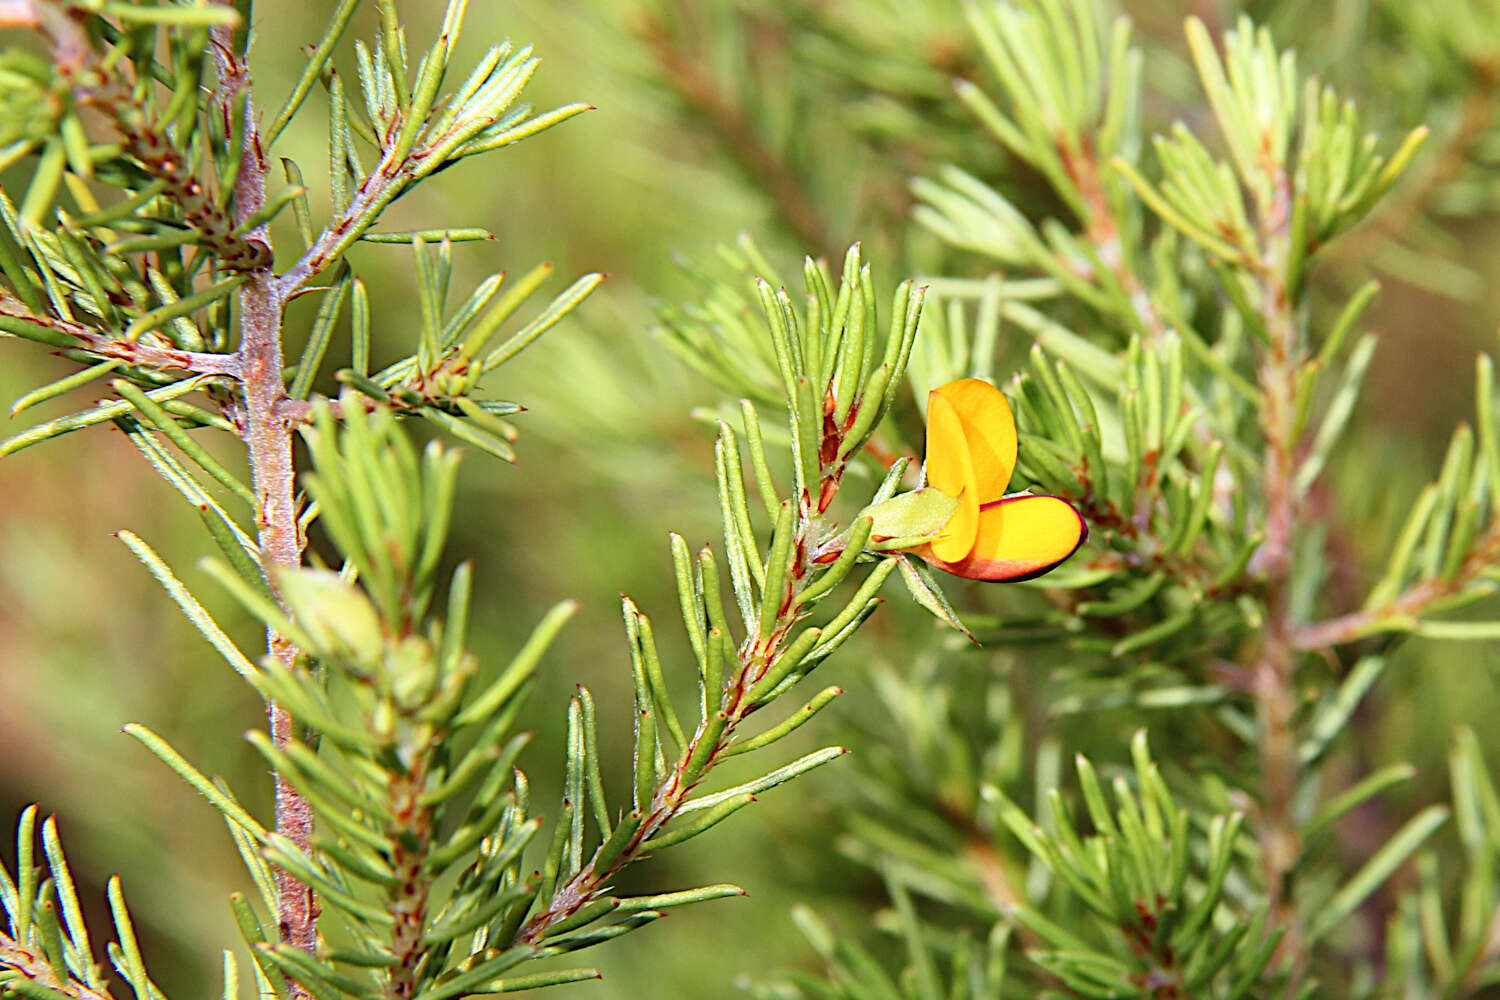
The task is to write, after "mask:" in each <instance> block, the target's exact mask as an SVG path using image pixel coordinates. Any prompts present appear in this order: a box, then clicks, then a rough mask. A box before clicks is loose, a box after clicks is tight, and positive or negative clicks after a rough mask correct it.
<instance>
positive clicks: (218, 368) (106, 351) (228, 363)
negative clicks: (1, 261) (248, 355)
mask: <svg viewBox="0 0 1500 1000" xmlns="http://www.w3.org/2000/svg"><path fill="white" fill-rule="evenodd" d="M0 316H9V317H11V318H12V319H23V320H25V321H26V322H28V323H35V324H36V325H37V326H45V327H47V328H48V329H51V330H56V331H57V332H59V333H65V334H67V335H68V336H70V337H74V338H76V339H77V340H78V346H79V348H80V349H81V350H85V351H88V352H89V353H90V354H96V355H98V356H99V357H101V358H113V359H115V360H118V361H123V362H125V363H126V364H128V365H136V366H139V367H141V368H154V369H158V370H162V369H165V370H168V371H171V370H174V369H179V370H182V371H188V372H193V373H194V374H197V375H228V376H231V377H234V378H238V377H239V373H240V359H239V357H238V356H237V355H234V354H211V353H206V352H202V351H181V350H178V349H176V348H172V347H152V346H150V345H149V344H142V343H140V342H139V341H133V340H121V339H119V338H118V337H109V336H106V335H104V334H102V333H97V332H95V331H93V330H90V329H89V328H88V327H86V326H83V325H81V324H78V323H72V322H69V321H68V320H65V319H58V318H57V317H55V316H37V315H36V314H34V313H32V312H31V310H29V309H27V308H26V307H25V306H24V305H22V304H21V303H20V302H19V301H17V300H15V299H14V298H12V297H11V296H10V295H9V294H8V293H5V292H3V291H0Z"/></svg>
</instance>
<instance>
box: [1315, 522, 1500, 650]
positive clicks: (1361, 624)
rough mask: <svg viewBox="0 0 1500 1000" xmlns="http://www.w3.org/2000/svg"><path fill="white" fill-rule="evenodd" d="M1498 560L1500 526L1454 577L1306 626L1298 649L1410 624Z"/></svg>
mask: <svg viewBox="0 0 1500 1000" xmlns="http://www.w3.org/2000/svg"><path fill="white" fill-rule="evenodd" d="M1497 559H1500V525H1491V526H1490V528H1489V530H1487V531H1486V532H1485V533H1484V534H1483V535H1481V536H1480V537H1479V538H1478V540H1476V541H1475V542H1474V544H1473V545H1472V546H1471V547H1470V549H1469V554H1468V556H1467V557H1466V558H1465V559H1464V561H1463V562H1462V563H1461V564H1460V565H1459V567H1458V571H1457V572H1455V573H1454V574H1453V575H1452V576H1450V577H1447V578H1444V579H1437V580H1424V581H1423V582H1421V583H1418V584H1416V585H1414V586H1412V587H1408V588H1407V589H1406V590H1404V591H1402V592H1401V593H1400V594H1399V595H1397V596H1396V597H1395V598H1393V599H1392V600H1391V601H1389V602H1388V603H1386V604H1383V605H1381V606H1380V607H1378V608H1371V609H1370V610H1368V611H1355V612H1351V613H1350V614H1347V615H1340V616H1339V617H1337V618H1330V619H1329V620H1327V621H1323V622H1317V623H1315V624H1312V625H1304V626H1302V627H1301V628H1299V629H1297V631H1296V634H1295V636H1294V637H1293V638H1294V640H1295V643H1296V646H1297V648H1298V649H1302V650H1318V649H1327V648H1328V647H1330V646H1339V645H1342V644H1344V643H1347V642H1354V641H1355V640H1357V639H1362V638H1364V637H1365V636H1367V635H1369V634H1370V633H1371V632H1372V631H1373V630H1375V629H1378V628H1379V627H1380V626H1381V624H1382V623H1385V622H1407V621H1411V620H1412V619H1415V618H1416V617H1417V616H1418V615H1420V614H1421V613H1422V612H1423V611H1424V610H1426V609H1427V608H1428V607H1429V606H1430V605H1432V604H1435V603H1436V602H1438V601H1441V600H1443V599H1444V598H1447V597H1452V596H1454V595H1456V594H1458V593H1460V592H1461V591H1463V589H1464V588H1465V587H1467V586H1468V585H1469V584H1471V583H1473V582H1474V581H1475V580H1477V579H1479V577H1480V575H1481V574H1482V573H1483V572H1484V571H1485V570H1487V569H1490V568H1492V567H1494V565H1495V562H1496V560H1497Z"/></svg>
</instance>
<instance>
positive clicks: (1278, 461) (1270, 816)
mask: <svg viewBox="0 0 1500 1000" xmlns="http://www.w3.org/2000/svg"><path fill="white" fill-rule="evenodd" d="M1280 180H1281V183H1280V184H1279V185H1278V190H1279V194H1280V199H1279V204H1278V205H1277V206H1275V208H1274V209H1273V211H1272V212H1271V213H1270V215H1271V219H1270V220H1268V222H1269V223H1270V224H1268V225H1267V226H1266V227H1265V229H1264V230H1263V237H1264V240H1263V246H1264V247H1265V249H1266V250H1267V251H1268V252H1267V254H1266V257H1267V258H1268V259H1266V260H1264V261H1263V262H1262V266H1263V267H1264V276H1263V278H1262V280H1261V287H1260V293H1261V314H1262V317H1263V318H1264V321H1265V325H1266V335H1267V339H1268V340H1269V343H1268V345H1267V347H1266V352H1265V355H1264V357H1263V359H1262V362H1261V366H1260V387H1261V392H1262V397H1263V406H1262V409H1261V429H1262V432H1263V434H1264V437H1265V447H1266V451H1265V473H1264V481H1263V484H1262V486H1263V497H1264V502H1265V512H1266V527H1265V532H1266V540H1265V544H1264V545H1263V546H1262V548H1261V551H1260V555H1259V563H1260V567H1261V569H1262V571H1263V572H1264V573H1265V578H1266V625H1265V634H1264V641H1263V643H1262V645H1261V648H1260V654H1259V657H1258V659H1257V660H1256V663H1255V667H1254V673H1253V687H1254V692H1255V698H1256V702H1257V708H1258V714H1259V717H1260V776H1261V798H1262V810H1263V811H1262V815H1261V824H1260V846H1261V857H1262V863H1263V865H1264V872H1265V880H1266V892H1267V895H1268V897H1269V899H1270V901H1271V905H1272V911H1273V913H1274V914H1275V917H1276V922H1277V923H1278V924H1279V925H1280V926H1282V927H1283V928H1285V932H1286V936H1285V937H1284V938H1283V939H1282V949H1283V952H1284V953H1287V954H1296V953H1297V952H1298V950H1299V942H1298V936H1299V935H1298V928H1297V926H1296V915H1295V913H1294V912H1293V911H1292V909H1291V905H1290V901H1289V893H1288V892H1287V885H1286V881H1287V879H1288V878H1289V876H1290V874H1291V872H1292V869H1293V868H1294V867H1295V865H1296V863H1297V857H1298V855H1299V854H1300V852H1301V845H1300V838H1299V836H1298V833H1297V825H1296V821H1295V817H1294V816H1293V815H1292V799H1293V797H1294V796H1295V794H1296V789H1297V776H1298V774H1297V772H1298V761H1297V740H1296V732H1295V730H1294V728H1293V718H1292V717H1293V714H1294V712H1295V711H1296V687H1295V683H1296V678H1295V673H1296V656H1297V647H1296V629H1297V623H1296V621H1295V619H1294V615H1293V610H1292V607H1291V590H1292V544H1293V538H1292V531H1293V526H1294V523H1295V515H1296V511H1295V495H1294V486H1293V478H1294V473H1295V467H1294V465H1295V459H1296V443H1297V442H1296V436H1297V426H1296V421H1297V415H1296V395H1295V394H1296V383H1297V369H1298V365H1299V363H1300V360H1301V358H1300V351H1301V337H1300V336H1299V332H1298V328H1297V321H1296V317H1295V315H1294V312H1293V307H1292V302H1291V293H1290V290H1289V289H1288V288H1287V286H1286V282H1285V280H1284V277H1283V273H1284V262H1285V260H1286V258H1287V256H1288V248H1287V243H1288V233H1287V220H1288V216H1289V210H1290V191H1289V190H1288V187H1287V185H1286V183H1285V177H1284V176H1283V177H1281V178H1280Z"/></svg>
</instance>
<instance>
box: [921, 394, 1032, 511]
mask: <svg viewBox="0 0 1500 1000" xmlns="http://www.w3.org/2000/svg"><path fill="white" fill-rule="evenodd" d="M939 399H941V400H943V401H944V402H946V403H947V404H948V405H949V406H950V407H951V408H952V410H953V413H954V414H956V415H957V417H958V423H959V431H960V436H961V439H962V441H963V446H964V449H965V450H967V451H968V453H969V462H970V464H971V465H972V466H973V468H974V481H975V482H976V483H978V484H979V496H978V500H979V502H980V503H981V504H986V503H991V502H993V501H996V500H999V499H1000V498H1001V497H1003V496H1005V486H1006V484H1007V483H1009V482H1010V475H1011V473H1012V472H1013V471H1015V467H1016V418H1015V416H1014V415H1013V414H1012V413H1011V411H1010V403H1009V402H1007V401H1006V399H1005V394H1004V393H1003V392H1001V391H1000V390H999V389H996V388H995V387H994V386H992V385H990V384H989V383H988V382H985V381H983V380H981V379H977V378H965V379H959V380H958V381H957V382H949V383H948V384H947V385H942V386H938V387H937V388H936V389H934V390H932V392H931V394H930V395H929V396H928V403H927V414H928V423H927V466H928V471H927V478H928V481H929V482H931V483H932V484H933V485H934V486H937V487H938V488H939V489H943V486H942V484H941V483H939V482H937V481H936V480H935V479H933V478H932V464H933V461H934V459H935V458H938V459H939V461H940V462H941V458H939V456H940V453H941V452H943V451H946V450H949V449H953V448H955V447H957V443H956V441H955V440H954V439H953V437H952V435H951V431H947V432H945V435H944V436H943V437H941V438H939V437H936V436H935V435H934V433H933V430H934V428H933V424H932V412H933V407H934V403H935V402H936V401H937V400H939ZM943 491H944V492H945V493H946V492H947V490H943Z"/></svg>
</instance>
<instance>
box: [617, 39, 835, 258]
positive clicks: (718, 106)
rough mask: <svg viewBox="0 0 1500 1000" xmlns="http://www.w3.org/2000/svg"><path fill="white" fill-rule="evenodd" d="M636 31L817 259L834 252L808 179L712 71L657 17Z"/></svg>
mask: <svg viewBox="0 0 1500 1000" xmlns="http://www.w3.org/2000/svg"><path fill="white" fill-rule="evenodd" d="M635 31H636V34H637V35H638V36H639V37H640V38H641V40H642V41H644V42H645V43H646V45H647V46H648V47H649V48H650V49H651V53H652V55H654V56H655V57H656V61H657V63H658V65H659V66H660V67H661V72H662V75H663V77H664V78H665V80H666V83H667V85H668V86H669V87H671V88H672V90H673V91H674V92H675V93H676V94H677V96H678V97H679V98H681V100H682V102H683V103H684V104H685V105H687V107H688V108H689V109H690V110H692V111H693V112H695V113H696V114H697V115H699V116H700V117H701V118H702V119H703V120H704V121H705V122H707V123H708V125H709V127H710V128H711V129H713V132H714V134H715V137H716V138H717V139H718V140H719V143H720V144H721V145H722V146H723V147H724V149H725V150H726V151H727V152H728V153H729V155H730V156H731V157H733V159H734V161H735V162H736V163H737V164H739V166H740V168H741V169H742V170H744V171H745V173H746V174H748V175H749V176H750V177H751V178H752V179H753V180H754V181H755V182H756V183H757V184H758V185H760V186H761V187H762V188H763V189H764V190H765V192H766V194H767V196H769V198H770V200H771V205H772V207H773V208H774V209H775V211H776V213H777V215H779V216H780V217H781V221H782V223H783V224H784V225H785V226H786V227H787V229H788V230H790V231H791V233H792V235H794V236H796V237H797V239H799V240H801V241H802V243H803V244H804V245H805V248H806V249H807V250H808V251H809V252H810V253H812V254H813V255H814V256H816V255H817V254H819V253H823V252H825V251H828V250H830V249H832V247H833V241H832V240H831V239H830V238H829V235H828V228H827V226H826V225H825V224H824V221H823V219H822V217H821V216H820V215H819V213H818V210H817V208H816V207H815V206H814V205H813V202H812V199H811V198H810V197H809V196H808V193H807V190H806V187H805V185H804V184H803V181H802V178H801V177H800V176H799V175H798V173H797V171H796V170H794V169H793V168H792V167H791V166H790V165H789V164H787V163H786V162H785V161H784V160H782V159H781V158H780V157H778V156H777V155H776V154H775V153H774V152H772V151H771V150H770V149H769V148H768V147H767V146H766V144H765V143H763V142H762V141H761V139H760V137H759V136H757V135H756V134H755V130H754V129H753V128H752V127H751V125H750V122H749V121H748V120H746V118H745V113H744V111H743V109H741V108H740V107H739V106H738V105H737V104H735V103H734V102H733V101H732V100H731V99H730V98H729V97H728V96H727V95H726V94H725V93H724V90H723V88H721V87H720V86H719V83H718V81H717V80H715V79H714V77H713V74H712V73H711V72H710V71H709V69H708V68H707V67H705V66H704V65H703V63H702V62H700V61H699V60H698V59H696V58H695V57H694V55H693V54H692V52H690V51H689V50H688V49H686V48H684V47H683V46H681V45H679V44H677V42H676V41H675V40H674V39H673V38H672V36H671V33H670V32H669V31H668V29H667V27H666V26H665V25H664V24H662V22H661V21H660V20H658V19H657V18H656V17H655V16H654V15H652V14H650V13H643V14H642V15H641V17H640V20H639V21H638V23H637V24H636V26H635Z"/></svg>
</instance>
